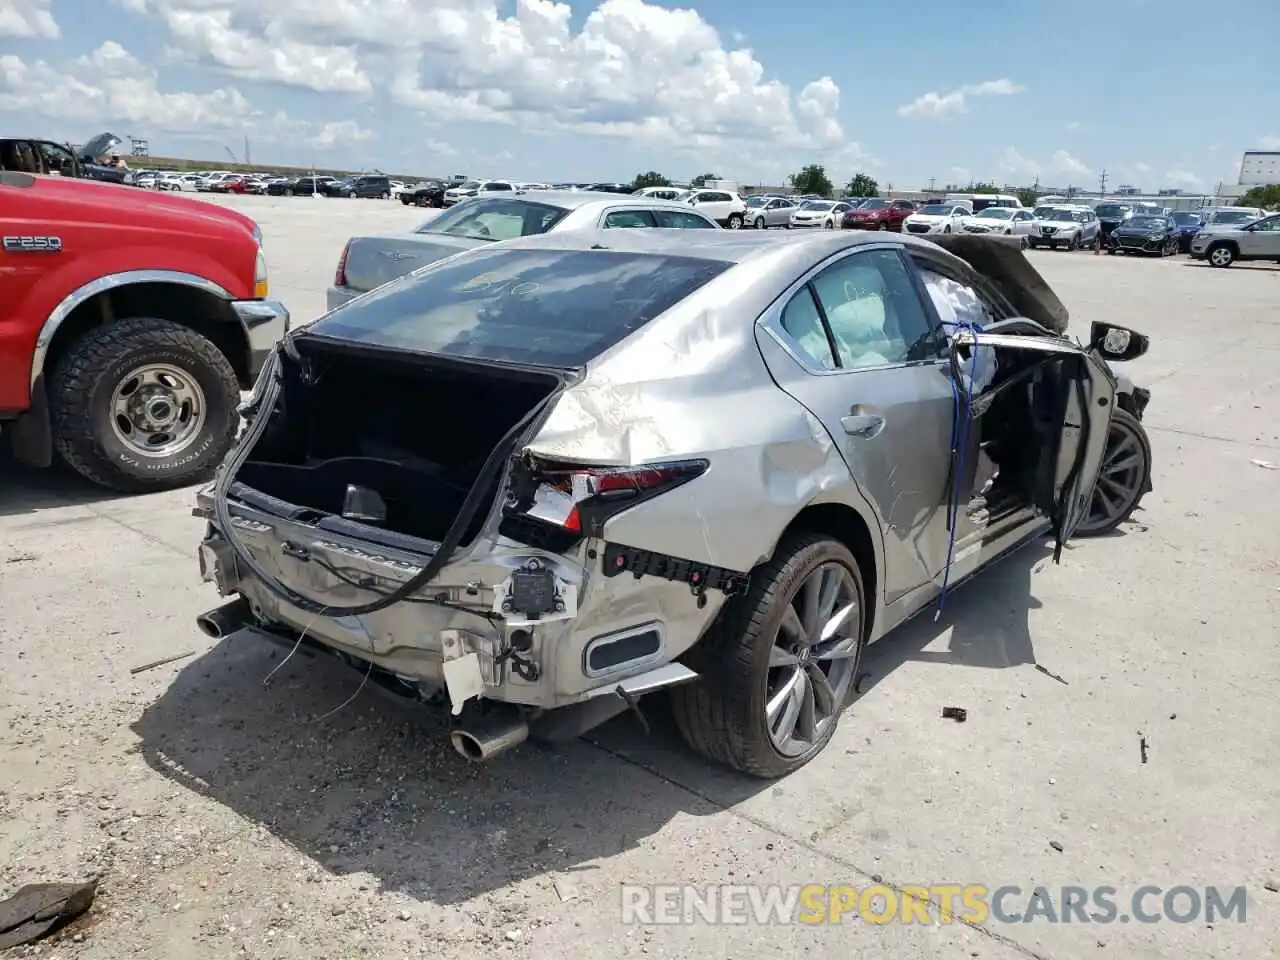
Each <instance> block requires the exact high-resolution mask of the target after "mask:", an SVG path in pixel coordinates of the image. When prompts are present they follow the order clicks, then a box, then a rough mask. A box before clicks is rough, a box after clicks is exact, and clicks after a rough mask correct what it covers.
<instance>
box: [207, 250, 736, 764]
mask: <svg viewBox="0 0 1280 960" xmlns="http://www.w3.org/2000/svg"><path fill="white" fill-rule="evenodd" d="M517 259H519V258H517ZM614 259H615V260H616V261H617V262H616V263H615V262H613V260H611V259H610V256H609V255H608V254H601V253H598V252H596V251H576V252H573V251H571V252H563V251H546V250H538V251H530V252H528V254H527V255H526V256H525V257H524V258H523V259H522V260H519V263H518V267H519V272H518V273H512V261H511V259H510V257H509V256H508V255H507V254H504V252H503V251H501V250H497V249H493V248H490V249H489V250H482V251H476V252H475V253H474V254H472V255H468V256H467V257H464V258H454V259H452V260H451V261H449V262H447V263H441V264H440V265H438V266H436V267H433V268H431V269H429V270H427V271H425V272H424V273H422V274H419V275H416V276H413V277H406V278H403V279H402V280H398V281H394V282H392V283H389V284H387V285H386V286H384V287H382V288H381V289H380V290H379V291H376V292H374V293H371V294H369V295H368V296H366V297H363V298H361V299H360V300H359V301H353V302H352V303H351V304H350V305H349V306H346V307H343V308H341V309H339V310H336V311H334V312H332V313H331V314H329V315H327V316H326V317H325V318H323V319H322V320H321V321H318V322H317V323H316V324H315V325H313V326H312V327H311V328H307V329H303V330H300V331H298V332H297V333H296V334H295V335H293V336H291V337H289V338H288V339H287V340H286V341H285V342H284V343H283V344H282V345H281V348H280V349H279V350H278V351H277V353H276V354H275V356H274V357H273V359H272V361H271V362H270V364H269V366H268V368H267V369H266V370H265V371H264V374H263V377H262V378H261V379H260V380H259V382H258V385H257V387H256V388H255V391H254V394H253V395H252V396H251V398H250V399H249V401H248V402H247V403H246V414H247V417H248V420H249V424H248V427H247V429H246V432H245V434H244V436H243V438H242V440H241V442H240V445H239V447H238V448H237V449H236V450H235V451H234V452H233V453H232V455H231V456H230V457H229V458H228V460H227V462H226V463H225V464H224V465H223V469H222V471H221V473H220V475H219V479H218V480H217V481H215V483H214V484H213V485H211V486H210V487H209V488H206V489H205V490H202V491H201V492H200V494H199V495H198V502H197V506H196V510H195V512H196V514H197V515H198V516H201V517H203V518H205V519H206V520H207V521H208V529H207V532H206V536H205V538H204V541H203V543H202V544H201V547H200V561H201V572H202V576H203V577H204V578H205V579H206V580H208V581H211V582H213V583H215V584H216V586H217V588H218V590H219V592H220V593H221V594H222V595H223V596H224V597H228V598H232V599H230V600H229V601H228V602H227V603H226V604H224V606H223V607H221V608H219V609H218V610H215V611H210V612H209V613H208V614H206V615H204V617H202V618H201V619H200V621H199V623H200V626H201V629H202V630H204V631H205V632H206V633H207V634H209V635H211V636H223V635H227V634H229V633H231V632H234V631H237V630H242V629H247V630H250V631H252V632H255V633H257V634H259V635H260V636H263V637H265V638H267V639H273V640H275V641H276V642H279V643H282V644H283V645H284V646H286V647H287V648H293V647H294V646H298V645H302V644H305V645H307V646H311V647H316V648H318V649H320V650H323V651H325V652H328V653H332V654H335V655H336V656H338V657H339V658H340V659H341V660H343V661H345V662H346V663H347V664H348V665H350V666H353V667H355V668H356V669H357V670H359V671H361V672H362V673H363V674H364V675H365V677H366V679H367V680H368V681H370V682H374V683H378V684H380V685H382V686H384V687H388V688H390V689H391V690H393V691H394V692H396V693H399V694H402V695H404V696H407V697H409V698H411V699H414V700H419V701H424V702H430V703H441V704H443V703H448V704H450V705H451V707H452V710H453V713H454V714H455V716H457V721H456V729H455V730H454V731H453V741H454V745H455V747H456V748H457V749H458V751H459V752H460V753H462V754H463V755H464V756H466V757H468V758H469V759H473V760H487V759H489V758H490V757H491V756H494V755H496V754H497V753H500V752H502V751H504V750H506V749H508V748H510V747H511V746H514V745H516V744H518V743H519V742H521V740H523V739H524V738H525V737H526V736H528V735H529V732H530V729H531V727H532V728H533V730H534V732H535V733H536V734H539V735H541V736H544V737H547V738H551V739H558V738H561V737H564V736H576V735H578V734H579V733H581V732H583V731H584V730H586V729H589V728H590V727H592V726H594V725H596V724H598V723H599V722H602V721H603V720H605V719H608V718H609V717H610V716H613V715H615V714H617V713H620V712H622V711H624V710H626V709H628V707H633V706H634V705H635V701H636V698H638V697H639V696H641V695H643V694H645V693H647V692H650V691H652V690H656V689H660V688H663V687H667V686H670V685H672V684H674V683H679V682H684V681H687V680H691V679H693V678H694V677H695V674H694V673H693V671H691V670H690V669H688V668H687V667H684V666H682V665H680V664H678V663H674V662H672V660H673V658H674V655H675V654H672V653H670V651H669V643H668V640H667V638H668V636H669V634H670V633H671V631H674V630H679V631H680V632H682V633H687V634H688V635H690V636H694V637H696V636H697V635H698V633H700V631H701V629H702V628H703V627H704V626H705V624H706V622H707V621H708V620H709V619H710V618H711V617H712V616H713V615H714V613H715V612H716V605H715V604H710V605H709V604H708V603H707V600H706V598H705V597H704V593H705V592H706V590H707V588H708V587H713V588H720V589H721V590H722V595H723V591H724V590H727V589H729V588H731V587H732V584H731V583H727V582H726V581H727V579H729V578H730V577H731V574H730V573H729V572H727V571H717V570H715V569H711V568H707V569H702V568H698V569H692V568H691V569H690V570H688V571H683V573H681V574H680V575H679V576H677V575H675V574H671V575H670V576H668V575H665V574H667V573H670V571H665V569H664V571H657V572H658V575H657V576H651V577H646V578H645V579H644V581H643V582H641V581H640V576H641V571H642V570H643V571H645V572H654V571H650V570H649V566H650V565H654V564H656V565H657V566H661V565H662V563H663V560H662V558H653V557H641V556H639V555H638V554H637V555H635V556H633V555H631V554H628V553H625V552H624V553H619V552H617V551H611V550H609V549H607V548H606V547H605V545H604V544H603V543H602V542H601V541H600V540H599V539H596V538H597V537H598V536H599V533H600V530H601V529H602V526H603V524H604V522H605V521H606V520H607V519H609V518H610V517H612V516H615V515H617V514H618V513H620V512H622V511H625V510H628V509H631V508H633V507H635V506H637V505H640V504H643V503H645V502H646V501H648V500H651V499H653V498H655V497H660V496H661V495H663V494H664V493H666V492H668V491H670V490H672V489H675V488H677V487H680V486H683V485H685V484H688V483H690V482H693V481H696V480H697V479H698V478H699V477H700V476H701V475H702V473H703V472H704V471H705V470H706V467H707V464H706V463H705V462H701V461H697V460H673V461H670V462H658V463H652V462H650V463H645V464H642V465H639V466H629V465H626V464H617V463H585V462H579V461H572V462H566V461H565V460H562V459H559V458H555V457H552V456H548V455H546V454H543V455H537V454H535V453H534V452H532V451H531V449H530V446H531V441H533V440H534V438H535V437H536V436H537V435H538V433H539V430H540V429H541V428H542V426H543V424H544V423H545V421H546V420H547V418H548V416H549V415H550V414H551V413H552V411H553V410H554V409H555V408H556V405H557V404H558V403H560V401H561V400H562V399H563V398H564V396H565V395H566V393H567V392H569V391H571V390H572V389H573V386H574V384H575V382H577V380H578V379H579V378H580V377H581V372H582V365H583V363H584V362H585V361H586V360H588V359H590V358H591V357H593V356H594V355H596V354H597V353H599V352H600V351H601V350H603V349H606V348H607V347H608V346H610V345H611V344H614V343H617V342H618V341H619V340H621V339H624V338H625V337H626V336H627V335H628V333H629V332H631V331H632V330H634V329H636V328H638V327H639V326H640V325H643V324H644V323H645V322H646V321H647V320H648V319H650V318H652V316H656V315H657V314H658V313H660V312H662V310H663V309H665V308H666V306H668V305H670V304H671V303H673V302H676V301H677V300H679V299H681V298H682V297H683V296H684V295H685V294H686V293H687V292H688V291H690V290H693V289H696V288H697V287H698V286H700V285H701V284H703V283H705V282H706V280H707V279H708V278H710V277H712V276H714V275H716V274H717V273H718V272H719V270H721V269H723V267H724V265H714V264H712V263H711V262H709V261H684V262H677V260H678V258H666V260H664V261H661V262H657V261H655V263H653V264H646V265H645V266H644V268H643V269H639V268H636V267H635V264H634V262H633V261H635V260H636V258H635V257H630V258H628V256H627V255H622V254H620V255H618V256H617V257H616V258H614ZM651 259H652V258H651ZM615 268H616V269H615ZM555 283H559V284H561V285H562V286H563V289H564V290H565V291H566V293H565V297H569V298H576V299H574V300H573V301H572V302H573V303H575V304H578V305H579V306H577V307H572V308H571V307H570V306H569V304H570V300H569V299H557V294H554V293H549V292H547V291H548V290H549V288H551V287H552V286H553V284H555ZM584 290H586V291H587V292H586V293H585V294H584V293H583V291H584ZM628 293H630V294H632V296H630V297H629V298H628V297H627V294H628ZM619 295H621V299H619ZM442 304H443V305H442ZM619 304H623V306H619ZM627 305H629V306H627ZM605 308H608V309H605ZM573 310H578V311H579V313H577V314H574V315H571V314H572V312H573ZM610 313H611V314H612V317H611V320H610V322H607V323H601V324H599V325H598V326H599V327H600V328H601V329H600V330H590V329H586V324H585V323H584V321H583V317H584V316H586V315H588V314H589V315H590V316H592V317H600V316H609V315H610ZM557 318H559V319H557ZM547 324H550V325H551V326H552V327H553V328H554V329H552V330H551V331H550V332H548V331H547V330H545V329H544V327H545V325H547ZM620 573H628V574H630V573H634V576H618V574H620ZM610 574H612V575H610ZM686 645H687V644H686ZM677 652H678V651H677Z"/></svg>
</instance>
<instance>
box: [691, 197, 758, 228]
mask: <svg viewBox="0 0 1280 960" xmlns="http://www.w3.org/2000/svg"><path fill="white" fill-rule="evenodd" d="M688 203H689V205H690V206H693V207H697V208H698V212H699V213H703V214H706V215H707V216H708V217H710V218H711V219H712V220H714V221H716V223H718V224H720V226H722V227H728V228H729V229H730V230H741V229H742V224H743V223H744V222H745V221H746V218H747V202H746V201H745V200H743V199H742V198H741V197H740V196H738V195H737V194H736V193H732V192H730V191H728V190H695V191H693V194H692V195H691V196H690V197H689V200H688Z"/></svg>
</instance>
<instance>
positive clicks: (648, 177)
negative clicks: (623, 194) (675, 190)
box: [631, 170, 671, 190]
mask: <svg viewBox="0 0 1280 960" xmlns="http://www.w3.org/2000/svg"><path fill="white" fill-rule="evenodd" d="M631 186H632V188H633V189H635V190H643V189H644V188H645V187H669V186H671V181H670V180H668V179H667V178H666V177H664V176H663V175H662V174H660V173H659V172H658V171H657V170H650V171H649V172H648V173H637V174H636V179H635V182H634V183H632V185H631Z"/></svg>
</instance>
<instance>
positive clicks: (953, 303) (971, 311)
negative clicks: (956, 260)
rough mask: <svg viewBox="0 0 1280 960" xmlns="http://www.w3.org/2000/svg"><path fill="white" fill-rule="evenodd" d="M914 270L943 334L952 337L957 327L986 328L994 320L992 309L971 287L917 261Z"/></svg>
mask: <svg viewBox="0 0 1280 960" xmlns="http://www.w3.org/2000/svg"><path fill="white" fill-rule="evenodd" d="M916 269H917V271H918V272H919V274H920V279H921V280H923V281H924V287H925V289H926V290H927V291H929V299H930V300H932V301H933V308H934V310H936V311H937V313H938V319H939V320H941V321H942V330H943V333H946V334H951V333H953V332H954V330H955V328H956V326H957V325H959V324H976V325H977V326H980V327H985V326H987V325H988V324H990V323H993V322H994V321H995V316H994V315H993V313H992V311H991V308H990V307H988V306H987V304H986V303H985V302H984V301H983V299H982V297H980V296H979V295H978V293H977V291H975V290H974V289H973V288H972V287H970V286H969V285H968V284H964V283H960V282H959V281H956V280H953V279H951V278H950V277H948V276H946V275H944V274H942V273H939V272H937V271H936V270H934V269H932V268H931V267H930V266H929V264H928V263H921V262H920V261H918V260H917V261H916Z"/></svg>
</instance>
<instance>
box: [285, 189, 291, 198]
mask: <svg viewBox="0 0 1280 960" xmlns="http://www.w3.org/2000/svg"><path fill="white" fill-rule="evenodd" d="M284 195H285V196H286V197H292V196H293V187H289V188H288V189H287V190H285V192H284Z"/></svg>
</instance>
